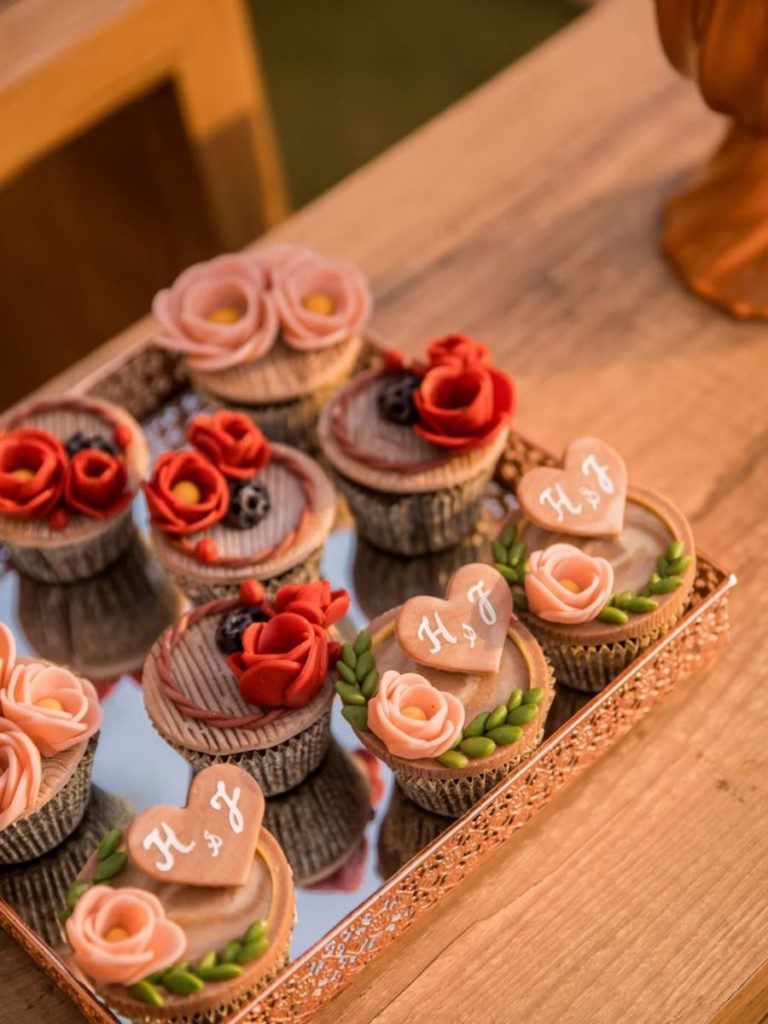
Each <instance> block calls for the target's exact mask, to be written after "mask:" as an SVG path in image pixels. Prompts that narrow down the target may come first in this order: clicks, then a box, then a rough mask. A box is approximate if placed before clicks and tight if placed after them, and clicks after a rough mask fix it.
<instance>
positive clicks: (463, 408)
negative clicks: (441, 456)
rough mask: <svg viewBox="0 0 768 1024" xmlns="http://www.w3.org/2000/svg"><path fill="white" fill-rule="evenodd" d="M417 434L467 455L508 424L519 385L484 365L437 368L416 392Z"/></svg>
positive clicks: (430, 371) (472, 364)
mask: <svg viewBox="0 0 768 1024" xmlns="http://www.w3.org/2000/svg"><path fill="white" fill-rule="evenodd" d="M414 403H415V405H416V411H417V412H418V415H419V423H417V424H416V425H415V426H414V428H413V429H414V430H415V431H416V433H417V434H419V435H420V436H421V437H423V438H425V439H426V440H427V441H431V442H432V443H433V444H436V445H439V446H440V447H441V448H449V449H451V451H453V452H455V453H458V452H467V451H471V450H472V449H473V448H479V447H481V446H482V445H485V444H488V443H489V442H490V441H492V440H493V438H494V437H495V436H496V434H497V433H498V432H499V431H500V430H501V429H502V428H503V427H505V426H506V424H507V423H508V422H509V419H510V417H511V416H512V412H513V411H514V408H515V386H514V383H513V381H512V378H511V377H510V376H509V375H508V374H506V373H504V372H503V371H501V370H497V369H495V368H493V367H491V366H486V365H484V364H482V363H479V362H474V363H471V364H470V365H462V364H461V363H456V362H453V361H449V362H447V363H444V364H438V365H437V366H434V367H432V369H430V370H428V371H427V373H426V374H425V376H424V378H423V380H422V382H421V384H420V385H419V387H418V388H417V390H416V391H415V392H414Z"/></svg>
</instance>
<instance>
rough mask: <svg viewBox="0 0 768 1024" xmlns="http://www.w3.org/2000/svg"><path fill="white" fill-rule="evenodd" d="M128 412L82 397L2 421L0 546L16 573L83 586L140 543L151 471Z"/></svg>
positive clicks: (34, 405) (28, 406)
mask: <svg viewBox="0 0 768 1024" xmlns="http://www.w3.org/2000/svg"><path fill="white" fill-rule="evenodd" d="M148 460H149V456H148V452H147V445H146V441H145V439H144V435H143V433H142V431H141V428H140V427H139V425H138V423H137V422H136V421H135V420H134V419H133V417H132V416H130V415H129V414H128V413H127V412H125V410H124V409H120V408H119V407H118V406H115V405H111V404H110V403H108V402H102V401H100V400H98V399H94V398H88V397H86V396H81V395H63V396H61V397H58V398H49V399H39V400H35V401H31V402H27V403H25V404H23V405H20V406H17V407H16V408H15V409H14V410H13V411H12V412H11V413H9V414H8V415H6V416H5V417H4V418H3V419H2V421H0V541H2V543H3V544H4V545H5V547H6V549H7V550H8V553H9V555H10V558H11V561H12V562H13V564H14V565H15V567H16V568H17V569H18V570H19V572H21V573H23V574H24V575H26V576H30V577H32V578H33V579H36V580H40V581H42V582H45V583H69V582H71V581H72V580H78V579H87V578H89V577H91V576H94V575H96V573H98V572H101V570H102V569H104V568H106V567H107V566H109V565H111V564H112V563H113V562H115V561H117V559H118V558H119V557H120V555H121V554H122V553H123V551H124V550H125V549H126V547H127V546H128V544H129V543H130V541H131V538H132V537H134V536H135V530H134V526H133V520H132V518H131V506H132V503H133V499H134V497H135V495H136V492H137V490H138V486H139V481H140V479H141V478H142V477H143V476H144V474H145V473H146V470H147V465H148Z"/></svg>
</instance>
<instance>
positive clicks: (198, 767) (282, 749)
mask: <svg viewBox="0 0 768 1024" xmlns="http://www.w3.org/2000/svg"><path fill="white" fill-rule="evenodd" d="M163 738H164V739H165V737H163ZM330 739H331V708H328V710H327V711H325V712H324V713H323V714H322V715H321V716H320V717H319V718H318V719H317V720H316V721H315V722H313V723H312V725H310V726H309V727H308V728H307V729H304V730H303V732H300V733H297V734H296V735H295V736H291V737H290V739H287V740H283V742H282V743H276V744H275V745H274V746H273V747H264V748H263V749H262V750H243V751H241V752H240V753H237V754H205V753H203V752H202V751H200V750H192V749H191V748H190V747H183V746H181V745H179V744H177V743H171V742H170V740H167V739H166V743H168V744H169V746H171V747H173V749H174V750H177V751H178V752H179V753H180V754H181V756H182V757H183V758H184V759H185V760H186V761H188V762H189V763H190V764H191V765H192V770H193V771H194V772H195V774H197V772H200V771H202V770H203V768H208V767H209V766H210V765H212V764H222V763H226V764H236V765H237V766H238V767H239V768H243V769H244V770H245V771H247V772H248V774H249V775H252V776H253V778H254V779H256V781H257V782H258V784H259V785H260V786H261V788H262V790H263V792H264V796H266V797H270V796H276V795H277V794H279V793H286V792H287V791H288V790H289V789H293V788H294V787H295V786H298V785H299V783H301V782H303V781H304V780H305V779H306V777H307V776H308V775H309V774H310V773H311V772H313V771H314V770H315V768H317V766H318V765H319V764H320V762H321V761H322V760H323V757H324V756H325V754H326V751H327V750H328V745H329V743H330Z"/></svg>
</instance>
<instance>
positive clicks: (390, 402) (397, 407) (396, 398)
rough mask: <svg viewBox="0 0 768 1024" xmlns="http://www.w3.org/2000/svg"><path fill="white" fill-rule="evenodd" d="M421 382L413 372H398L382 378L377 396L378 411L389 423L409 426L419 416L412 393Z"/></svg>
mask: <svg viewBox="0 0 768 1024" xmlns="http://www.w3.org/2000/svg"><path fill="white" fill-rule="evenodd" d="M420 383H421V380H420V379H419V377H417V376H416V374H415V373H398V374H397V376H394V377H387V378H385V380H384V383H383V385H382V388H381V390H380V391H379V395H378V398H377V402H378V406H379V412H380V413H381V415H382V416H383V417H384V418H385V419H387V420H389V421H390V422H391V423H397V424H399V425H400V426H401V427H410V426H412V425H413V424H414V423H416V421H417V420H418V418H419V415H418V413H417V412H416V406H415V405H414V402H413V393H414V391H415V390H416V388H417V387H418V386H419V384H420Z"/></svg>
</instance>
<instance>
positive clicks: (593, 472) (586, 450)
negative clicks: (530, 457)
mask: <svg viewBox="0 0 768 1024" xmlns="http://www.w3.org/2000/svg"><path fill="white" fill-rule="evenodd" d="M517 500H518V501H519V502H520V507H521V508H522V510H523V513H524V514H525V516H526V517H527V518H528V519H530V520H531V522H533V523H536V524H537V525H538V526H541V527H543V528H544V529H545V530H552V531H554V532H556V533H570V534H573V535H574V536H577V537H606V536H607V537H613V536H617V535H618V534H620V533H621V531H622V530H623V529H624V506H625V504H626V501H627V467H626V466H625V465H624V460H623V459H622V457H621V456H620V455H619V453H618V452H617V451H615V450H614V449H613V448H611V446H610V445H609V444H606V443H605V441H601V440H599V438H596V437H580V438H578V439H577V440H576V441H571V443H570V444H569V445H568V447H567V448H566V449H565V454H564V455H563V468H562V469H554V468H551V467H548V466H547V467H545V466H542V467H539V468H537V469H531V470H529V471H528V472H527V473H525V474H524V475H523V476H522V477H521V479H520V483H519V484H518V485H517Z"/></svg>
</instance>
